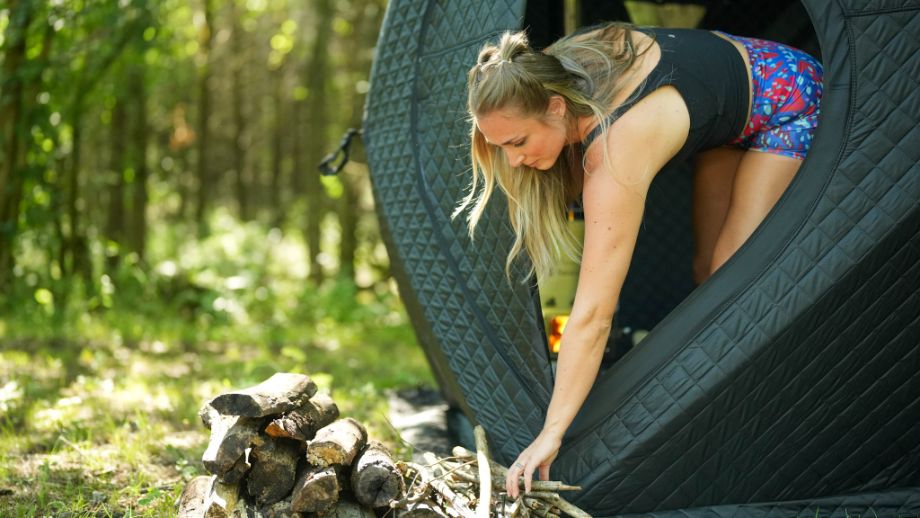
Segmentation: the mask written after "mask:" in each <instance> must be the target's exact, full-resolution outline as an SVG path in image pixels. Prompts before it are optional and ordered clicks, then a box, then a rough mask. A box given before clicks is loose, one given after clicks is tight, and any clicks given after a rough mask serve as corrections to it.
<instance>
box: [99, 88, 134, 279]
mask: <svg viewBox="0 0 920 518" xmlns="http://www.w3.org/2000/svg"><path fill="white" fill-rule="evenodd" d="M129 91H130V90H129ZM126 112H127V110H126V107H125V99H124V98H122V97H117V98H116V99H115V106H113V107H112V122H111V128H110V129H111V137H110V138H111V139H112V142H111V145H112V147H111V155H110V161H109V189H108V190H109V210H108V214H107V217H106V223H105V237H106V238H107V239H108V240H110V241H113V242H115V243H116V248H115V250H109V247H108V246H106V247H105V249H106V269H107V270H108V271H109V273H113V272H114V271H115V269H116V268H117V267H118V262H119V259H120V257H121V250H120V249H121V247H122V246H123V245H122V237H123V236H124V227H123V225H124V221H125V173H124V168H125V149H126V147H127V145H128V139H127V125H128V123H127V119H128V116H127V113H126Z"/></svg>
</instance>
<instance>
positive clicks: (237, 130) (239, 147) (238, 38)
mask: <svg viewBox="0 0 920 518" xmlns="http://www.w3.org/2000/svg"><path fill="white" fill-rule="evenodd" d="M231 4H232V5H233V10H234V15H233V37H231V38H230V45H231V53H232V56H233V58H232V59H233V65H232V67H231V68H232V71H231V83H232V86H231V91H232V93H231V98H232V103H233V126H234V135H233V170H234V173H235V175H234V179H235V183H236V186H235V187H236V189H235V190H236V202H237V206H238V207H239V216H240V219H241V220H243V221H248V220H250V219H252V210H251V208H250V199H249V196H250V192H249V185H247V184H246V146H245V144H246V122H247V121H246V114H245V113H244V112H243V102H245V98H244V95H243V68H244V67H245V66H247V64H246V59H245V50H244V48H243V42H244V38H245V37H246V33H245V32H244V31H243V28H242V27H241V26H240V22H239V18H240V17H239V14H238V13H237V12H236V4H235V3H234V2H231Z"/></svg>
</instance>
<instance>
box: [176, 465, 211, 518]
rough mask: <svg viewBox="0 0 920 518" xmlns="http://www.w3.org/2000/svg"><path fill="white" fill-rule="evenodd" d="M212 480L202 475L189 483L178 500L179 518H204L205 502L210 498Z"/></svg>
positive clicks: (177, 511) (177, 510)
mask: <svg viewBox="0 0 920 518" xmlns="http://www.w3.org/2000/svg"><path fill="white" fill-rule="evenodd" d="M212 480H213V478H212V477H209V476H207V475H201V476H197V477H195V478H193V479H192V480H190V481H189V483H188V484H187V485H186V486H185V489H183V490H182V494H181V495H179V498H178V499H177V500H176V513H177V516H178V517H179V518H203V517H204V512H205V506H204V501H205V499H207V497H208V492H209V491H210V489H211V481H212Z"/></svg>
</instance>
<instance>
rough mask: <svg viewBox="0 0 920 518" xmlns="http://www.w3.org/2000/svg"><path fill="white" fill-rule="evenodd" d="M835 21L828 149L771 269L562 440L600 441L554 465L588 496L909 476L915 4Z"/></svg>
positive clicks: (854, 485)
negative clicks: (846, 125)
mask: <svg viewBox="0 0 920 518" xmlns="http://www.w3.org/2000/svg"><path fill="white" fill-rule="evenodd" d="M847 25H848V27H849V29H850V31H851V33H852V34H853V35H854V38H855V40H854V43H855V48H856V53H855V55H854V56H852V59H853V60H855V69H856V70H858V71H860V73H859V75H858V77H857V84H856V97H855V102H854V117H853V125H852V129H851V134H850V139H849V143H850V145H849V146H848V148H847V154H846V156H845V157H844V158H843V160H842V161H841V163H840V165H839V167H838V170H837V172H836V173H835V175H834V176H833V178H832V180H831V182H830V184H829V185H828V187H827V190H826V192H825V195H824V197H823V198H822V199H821V200H820V202H819V203H818V205H817V206H816V208H815V211H814V214H813V215H812V217H811V218H810V219H809V221H807V222H806V225H805V226H804V227H803V228H802V229H801V231H800V232H799V233H798V235H797V237H796V239H795V241H794V242H793V243H792V246H790V247H788V248H787V249H786V252H785V253H784V254H783V255H782V256H780V257H779V258H777V260H776V264H775V268H772V269H771V270H770V271H768V272H765V273H764V275H763V276H762V277H761V278H760V279H759V280H758V281H757V282H756V283H755V284H754V285H753V286H751V288H750V289H749V290H747V291H746V292H745V293H744V294H743V296H742V297H740V298H739V299H738V300H737V301H735V303H734V304H732V305H731V306H730V307H729V308H727V309H726V311H724V312H723V314H722V315H721V317H720V318H719V319H717V321H716V322H714V323H713V325H711V326H709V327H708V328H706V329H704V330H702V331H701V332H700V334H699V335H698V337H697V338H696V339H695V340H694V341H693V342H691V343H690V344H688V346H687V347H686V348H685V349H684V350H683V352H682V353H681V354H680V355H678V357H676V358H675V359H674V361H673V362H671V363H669V364H667V365H665V366H664V367H663V368H662V369H661V371H659V373H658V374H657V375H656V376H655V377H654V379H652V380H651V381H650V382H649V383H648V384H647V385H646V386H644V387H643V388H642V389H640V390H639V391H638V392H637V393H636V394H635V396H634V397H632V398H630V400H629V401H627V402H625V403H624V404H623V405H622V406H621V407H620V408H619V409H617V410H616V411H615V412H614V414H613V416H612V419H610V420H609V421H608V422H606V423H604V424H603V425H602V426H601V427H599V428H598V429H597V430H595V431H594V432H593V433H592V434H589V435H587V436H585V437H583V438H581V440H580V442H579V444H578V445H573V446H572V449H573V450H578V449H579V448H587V447H588V446H587V445H588V444H589V443H593V442H601V443H603V444H604V445H606V446H607V451H609V452H610V454H609V455H595V456H594V457H593V458H595V459H596V462H588V463H587V464H586V465H584V466H582V465H581V464H582V463H584V462H585V459H586V458H587V456H586V455H578V456H579V459H578V460H579V463H577V464H576V468H578V469H572V470H571V472H570V473H572V475H573V476H574V475H575V472H576V471H580V473H582V475H583V476H582V477H579V478H576V479H580V480H582V484H583V485H589V486H591V487H590V489H588V490H587V491H586V492H585V493H584V494H582V495H581V496H580V500H582V501H584V502H590V503H591V507H592V508H593V509H595V510H598V511H600V512H604V511H612V510H616V509H668V508H675V507H686V506H698V505H707V504H712V503H716V502H719V501H723V502H724V501H734V502H745V501H757V500H784V499H791V498H802V497H804V496H807V495H816V494H827V493H828V492H830V491H835V490H838V491H839V490H840V489H846V490H872V489H879V488H883V487H886V486H887V485H888V484H890V483H892V479H897V480H899V481H901V483H908V484H910V483H914V484H916V483H917V482H918V481H920V466H918V465H917V460H916V459H917V457H916V454H915V452H916V450H917V441H916V439H915V437H917V434H918V432H920V405H918V402H917V400H916V396H915V393H916V386H917V383H918V370H917V366H918V365H920V348H918V347H917V337H918V336H920V296H918V293H917V289H918V287H920V265H918V260H920V245H918V243H920V210H918V204H917V200H918V199H920V177H918V175H917V173H918V167H917V162H918V161H920V147H918V146H917V145H916V144H917V142H920V139H918V137H920V135H918V132H917V131H918V130H917V128H918V123H920V95H918V89H917V88H916V86H917V85H916V82H917V79H916V78H917V77H920V75H918V74H917V70H918V66H920V61H918V60H920V57H918V54H917V53H916V49H918V48H920V41H918V37H920V16H917V13H916V11H905V10H899V11H895V12H892V13H888V14H887V15H885V16H882V15H880V14H878V13H877V12H876V11H874V10H873V15H872V16H868V15H866V16H857V15H853V16H852V17H850V18H849V19H848V20H847ZM911 144H912V145H911ZM779 387H782V390H779V391H778V390H777V389H778V388H779ZM911 387H913V389H911ZM911 394H913V395H911ZM879 402H884V403H883V404H881V405H879ZM681 416H683V418H682V417H681ZM688 419H689V422H688ZM677 423H680V425H678V424H677ZM791 452H796V453H795V454H794V455H792V456H790V453H791ZM842 452H847V453H848V454H847V455H843V457H844V458H843V459H841V458H840V457H841V453H842ZM912 454H913V455H912ZM661 459H671V460H672V461H671V462H670V463H667V462H664V463H663V462H662V461H661ZM581 470H583V471H581ZM643 470H647V471H654V472H653V473H644V472H643ZM679 480H684V482H683V483H678V484H677V485H676V486H675V485H674V482H675V481H679Z"/></svg>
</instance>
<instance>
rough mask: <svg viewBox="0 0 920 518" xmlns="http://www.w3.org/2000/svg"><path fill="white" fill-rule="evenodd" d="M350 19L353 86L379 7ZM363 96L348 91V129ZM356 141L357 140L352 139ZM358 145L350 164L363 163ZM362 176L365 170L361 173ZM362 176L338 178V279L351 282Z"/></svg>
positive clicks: (356, 120)
mask: <svg viewBox="0 0 920 518" xmlns="http://www.w3.org/2000/svg"><path fill="white" fill-rule="evenodd" d="M354 9H355V12H354V13H353V17H352V20H351V22H352V24H354V27H355V31H354V33H353V34H352V36H351V38H352V39H351V44H350V45H349V47H350V49H351V50H350V52H349V53H348V54H349V55H350V56H352V59H351V61H350V63H351V71H350V76H351V77H350V81H349V82H351V83H355V84H356V83H357V82H358V81H360V80H366V79H368V78H369V76H370V67H371V61H372V58H373V56H372V54H371V53H370V51H369V50H368V49H371V48H373V46H374V41H375V38H376V35H377V34H378V32H379V31H378V29H379V27H380V22H381V17H382V15H383V7H382V6H381V7H378V8H377V9H376V10H375V11H374V12H373V13H372V15H370V16H369V15H368V13H367V11H366V6H363V5H361V6H356V7H355V8H354ZM365 97H366V94H364V93H359V92H358V91H357V90H355V89H352V94H351V117H350V119H349V126H350V127H352V128H360V127H361V124H362V122H363V121H362V116H363V114H364V100H365ZM356 140H358V139H356ZM360 144H361V143H360V142H354V144H353V145H352V149H351V151H352V152H351V161H352V162H355V163H361V162H365V161H366V159H365V158H364V153H363V151H364V149H363V146H361V145H360ZM362 173H363V174H364V175H366V171H363V172H362ZM362 173H356V172H354V169H351V170H347V169H346V170H343V171H342V172H340V173H339V179H340V180H341V182H342V187H343V195H342V200H341V203H340V204H339V224H340V225H341V227H342V242H341V243H340V246H339V265H340V272H339V274H340V275H341V276H342V277H345V278H348V279H351V280H352V281H355V280H356V279H355V256H356V252H357V249H358V244H359V242H358V225H359V223H360V221H361V218H362V216H363V215H364V212H365V211H364V208H363V207H362V206H361V194H362V191H363V190H364V189H367V185H366V183H365V182H364V181H363V180H364V178H362V176H360V175H361V174H362Z"/></svg>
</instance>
